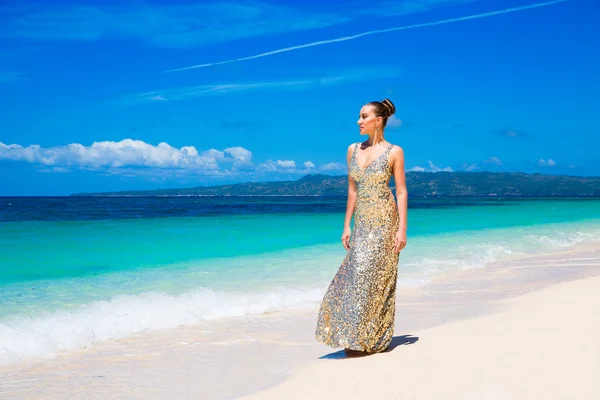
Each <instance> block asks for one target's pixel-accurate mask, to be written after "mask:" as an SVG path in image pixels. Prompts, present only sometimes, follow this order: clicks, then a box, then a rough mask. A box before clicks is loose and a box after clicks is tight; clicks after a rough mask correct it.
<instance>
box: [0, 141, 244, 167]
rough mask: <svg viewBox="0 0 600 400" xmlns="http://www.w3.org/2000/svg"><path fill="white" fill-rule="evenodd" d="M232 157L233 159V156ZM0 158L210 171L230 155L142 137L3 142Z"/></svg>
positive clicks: (51, 163)
mask: <svg viewBox="0 0 600 400" xmlns="http://www.w3.org/2000/svg"><path fill="white" fill-rule="evenodd" d="M229 150H230V152H229V153H228V154H229V155H231V149H229ZM234 152H239V150H235V151H234ZM246 157H249V156H248V155H246ZM230 158H231V159H232V160H234V157H233V156H232V157H230ZM0 159H5V160H13V161H26V162H29V163H32V164H41V165H46V166H57V167H63V168H69V167H80V168H89V169H103V168H104V169H106V168H120V167H149V168H180V169H181V168H183V169H197V170H205V171H209V170H217V169H218V168H219V167H218V164H217V162H218V161H226V160H227V157H226V154H225V153H224V152H222V151H218V150H214V149H211V150H207V151H205V152H202V153H199V152H198V150H196V148H195V147H193V146H184V147H182V148H181V149H177V148H174V147H172V146H170V145H169V144H167V143H164V142H162V143H159V144H158V145H157V146H154V145H151V144H149V143H145V142H143V141H141V140H132V139H125V140H122V141H120V142H109V141H105V142H94V143H92V145H91V146H84V145H82V144H79V143H72V144H69V145H66V146H56V147H49V148H44V147H41V146H39V145H30V146H27V147H24V146H21V145H18V144H11V145H5V144H4V143H1V142H0Z"/></svg>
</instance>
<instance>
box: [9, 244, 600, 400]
mask: <svg viewBox="0 0 600 400" xmlns="http://www.w3.org/2000/svg"><path fill="white" fill-rule="evenodd" d="M598 290H600V247H598V246H597V245H596V246H595V247H590V246H588V247H586V248H582V247H578V248H576V249H573V250H569V251H562V252H559V253H555V254H551V255H543V256H536V257H529V258H524V259H518V260H511V261H502V262H498V263H494V264H489V265H487V266H486V267H484V268H479V269H473V270H466V271H460V272H455V273H452V274H447V275H444V276H440V277H436V278H435V279H434V280H433V281H432V282H431V283H429V284H427V285H426V286H424V287H420V288H412V289H410V288H401V289H400V290H399V292H398V297H397V320H396V331H395V335H396V338H395V340H394V342H393V347H394V348H393V349H392V350H391V351H389V352H386V353H381V354H376V355H372V356H368V357H361V358H345V356H344V354H343V352H342V351H337V350H335V349H331V348H328V347H326V346H324V345H321V344H319V343H316V342H315V340H314V326H315V325H314V324H315V319H316V315H315V314H316V308H315V307H317V305H314V306H313V307H312V308H310V309H299V310H288V311H284V312H278V313H272V314H268V315H261V316H249V317H237V318H230V319H223V320H217V321H213V322H210V323H205V324H201V325H198V326H193V327H185V328H181V329H176V330H165V331H162V332H154V333H151V334H140V335H136V336H134V337H129V338H126V339H119V340H109V341H105V342H101V343H98V344H96V345H95V346H93V347H91V348H88V349H82V350H78V351H73V352H70V353H64V354H59V355H55V356H53V357H46V358H43V359H36V360H30V361H23V362H20V363H17V364H11V365H7V366H3V367H0V399H53V400H54V399H86V400H87V399H109V398H110V399H128V400H129V399H145V400H147V399H217V400H220V399H234V398H235V399H237V398H242V399H288V398H289V399H294V398H296V399H306V398H331V399H337V398H339V399H348V398H356V399H364V398H369V399H370V398H381V399H467V400H468V399H490V400H492V399H493V400H496V399H528V400H529V399H566V398H573V399H598V398H600V383H599V382H600V380H598V379H597V377H598V376H600V340H599V339H598V338H599V337H600V296H598V295H597V293H598Z"/></svg>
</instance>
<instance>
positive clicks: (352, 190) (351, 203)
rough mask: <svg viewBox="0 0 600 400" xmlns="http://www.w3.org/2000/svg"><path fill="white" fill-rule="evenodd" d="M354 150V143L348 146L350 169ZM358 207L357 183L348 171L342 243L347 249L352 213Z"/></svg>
mask: <svg viewBox="0 0 600 400" xmlns="http://www.w3.org/2000/svg"><path fill="white" fill-rule="evenodd" d="M353 152H354V144H352V145H350V146H349V147H348V153H347V154H346V161H347V163H348V169H350V162H351V161H352V153H353ZM355 207H356V183H355V182H354V179H352V177H351V176H350V173H348V201H347V202H346V217H345V218H344V232H343V233H342V244H343V245H344V247H345V248H346V250H348V249H349V247H350V233H351V229H350V224H351V222H352V215H354V208H355Z"/></svg>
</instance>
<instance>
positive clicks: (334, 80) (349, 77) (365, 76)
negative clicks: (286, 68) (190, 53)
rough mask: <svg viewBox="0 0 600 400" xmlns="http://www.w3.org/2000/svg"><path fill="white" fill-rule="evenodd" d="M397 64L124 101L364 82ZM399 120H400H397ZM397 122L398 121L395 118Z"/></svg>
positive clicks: (189, 89) (382, 75)
mask: <svg viewBox="0 0 600 400" xmlns="http://www.w3.org/2000/svg"><path fill="white" fill-rule="evenodd" d="M399 72H400V71H399V69H398V68H395V67H386V66H378V67H365V68H350V69H343V70H339V71H333V72H332V71H327V72H326V73H321V74H319V75H314V76H304V77H298V78H293V79H286V80H279V81H263V82H246V83H218V84H209V85H201V86H187V87H180V88H175V89H165V90H158V91H152V92H145V93H139V94H135V95H130V96H127V97H125V98H123V99H122V100H121V101H120V102H121V103H122V104H126V105H127V104H129V105H131V104H140V103H149V102H152V103H158V102H166V101H175V100H185V99H190V98H195V97H202V96H214V95H219V94H223V93H231V92H245V91H249V90H281V89H285V90H289V89H298V90H301V89H308V88H312V87H315V86H323V85H335V84H343V83H349V82H362V81H369V80H373V79H381V78H393V77H395V76H397V75H398V74H399ZM397 121H399V120H397ZM392 123H394V121H392Z"/></svg>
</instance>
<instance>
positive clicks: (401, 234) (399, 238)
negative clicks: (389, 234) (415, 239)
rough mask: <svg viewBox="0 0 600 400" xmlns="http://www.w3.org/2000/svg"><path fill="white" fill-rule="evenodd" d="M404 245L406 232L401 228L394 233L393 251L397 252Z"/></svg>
mask: <svg viewBox="0 0 600 400" xmlns="http://www.w3.org/2000/svg"><path fill="white" fill-rule="evenodd" d="M405 246H406V232H405V231H403V230H400V231H398V233H396V240H395V241H394V253H399V252H400V250H402V249H403V248H404V247H405Z"/></svg>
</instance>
